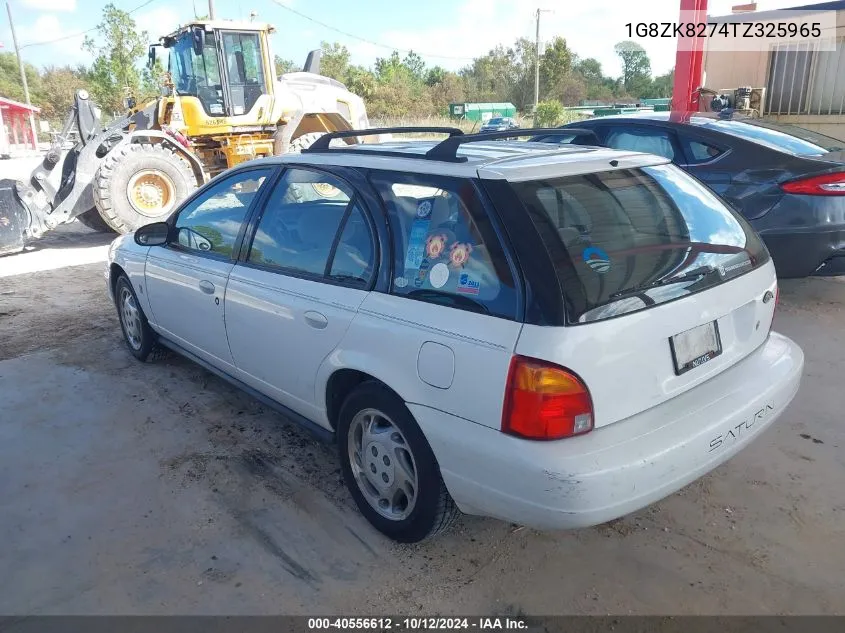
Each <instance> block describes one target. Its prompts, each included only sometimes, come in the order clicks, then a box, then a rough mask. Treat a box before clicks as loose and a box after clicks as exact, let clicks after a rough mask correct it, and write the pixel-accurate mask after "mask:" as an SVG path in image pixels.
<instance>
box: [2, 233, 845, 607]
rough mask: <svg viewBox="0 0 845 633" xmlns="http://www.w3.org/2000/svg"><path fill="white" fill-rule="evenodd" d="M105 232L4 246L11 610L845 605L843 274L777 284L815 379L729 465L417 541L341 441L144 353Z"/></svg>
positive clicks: (5, 602)
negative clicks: (406, 535) (360, 493)
mask: <svg viewBox="0 0 845 633" xmlns="http://www.w3.org/2000/svg"><path fill="white" fill-rule="evenodd" d="M107 243H108V238H107V237H104V236H102V235H98V234H94V233H91V232H89V231H87V229H84V228H82V227H80V226H78V225H72V226H70V227H68V228H66V229H64V230H61V231H58V232H56V233H53V234H52V236H50V237H49V238H47V239H45V240H43V241H42V242H41V243H40V245H39V246H38V248H37V250H33V251H31V252H27V253H23V254H21V255H16V256H13V257H9V258H4V259H2V260H0V402H2V404H0V534H2V538H0V569H2V570H4V571H5V573H3V574H0V614H105V613H120V614H278V613H290V614H313V613H343V614H362V615H367V614H379V613H381V614H385V613H391V614H404V615H418V614H453V613H465V614H527V615H545V614H557V613H578V614H629V613H636V614H713V613H721V614H787V613H789V614H816V613H826V614H832V613H845V574H843V570H845V547H843V543H845V486H843V481H845V479H843V474H845V457H843V448H845V425H843V415H842V409H843V405H845V397H843V388H842V385H843V372H845V363H844V362H843V360H845V312H843V307H845V283H843V280H841V279H840V280H820V279H819V280H807V281H800V282H782V285H781V288H782V291H781V307H780V308H779V312H778V314H777V317H776V329H778V330H779V331H781V332H783V333H785V334H787V335H789V336H791V337H793V338H794V339H795V340H796V341H798V342H799V344H801V345H802V347H803V348H804V351H805V353H806V358H807V364H806V370H805V375H804V382H803V385H802V388H801V390H800V392H799V394H798V396H797V397H796V400H795V401H794V403H793V404H792V405H791V407H790V408H789V410H788V411H787V412H786V413H785V414H784V416H783V417H782V418H781V419H780V420H779V421H778V423H777V424H776V425H775V427H774V428H773V429H771V430H770V431H768V432H767V433H766V434H765V435H763V436H762V437H760V438H759V439H758V440H757V441H756V442H755V443H754V444H753V445H752V446H751V447H750V448H748V449H747V450H745V451H744V452H743V453H741V454H740V455H739V456H738V457H736V458H735V459H733V460H732V461H731V462H729V463H727V464H725V465H723V466H722V467H721V468H719V469H718V470H717V471H715V472H714V473H712V474H711V475H710V476H707V477H705V478H704V479H702V480H700V481H698V482H696V483H694V484H692V485H691V486H689V487H687V488H686V489H684V490H682V491H681V492H679V493H678V494H676V495H673V496H672V497H670V498H668V499H666V500H664V501H662V502H661V503H658V504H656V505H654V506H652V507H650V508H648V509H646V510H644V511H642V512H639V513H637V514H635V515H632V516H628V517H626V518H624V519H621V520H619V521H615V522H613V523H612V524H608V525H603V526H600V527H597V528H593V529H584V530H577V531H571V532H561V533H540V532H536V531H533V530H530V529H521V528H519V527H518V526H514V525H509V524H505V523H501V522H498V521H494V520H488V519H479V518H473V517H464V518H463V519H462V520H461V521H460V523H459V525H458V526H457V527H456V528H455V529H453V530H452V531H451V532H449V533H448V534H446V535H444V536H442V537H440V538H437V539H435V540H432V541H430V542H427V543H424V544H421V545H417V546H402V545H397V544H394V543H392V542H390V541H388V540H386V539H385V538H383V537H381V536H380V535H379V534H378V533H376V532H375V531H374V530H372V529H371V528H370V527H369V526H368V524H367V523H366V522H365V521H364V520H363V518H362V517H361V516H360V515H359V514H358V512H357V511H356V509H355V508H354V506H353V503H352V501H351V498H350V497H349V495H348V494H347V492H346V489H345V488H344V486H343V483H342V481H341V476H340V471H339V464H338V459H337V457H336V455H335V452H334V449H333V447H331V446H325V445H321V444H319V443H317V442H316V441H314V440H312V439H311V438H310V437H309V436H308V435H307V434H306V433H304V432H303V431H300V430H299V429H298V427H296V426H294V425H292V424H290V423H288V422H286V421H285V420H284V419H283V418H281V417H280V416H278V415H277V414H275V413H272V412H270V411H268V410H265V409H264V408H263V407H262V406H261V405H260V404H258V403H257V402H255V401H253V400H252V399H250V398H249V397H247V396H245V395H242V394H241V393H239V392H238V391H236V390H235V389H233V388H231V387H229V386H228V385H227V384H225V383H223V382H222V381H220V380H218V379H217V378H215V377H213V376H212V375H210V374H209V373H207V372H206V371H204V370H202V369H200V368H199V367H197V366H196V365H193V364H192V363H190V362H188V361H186V360H183V359H180V358H178V357H171V358H168V359H165V360H160V361H157V362H153V363H146V364H142V363H139V362H137V361H136V360H134V358H132V357H131V356H130V354H129V353H128V352H127V351H126V349H125V348H124V344H123V342H122V340H121V337H120V333H119V326H118V322H117V318H116V315H115V310H114V307H113V306H112V305H111V304H110V303H109V300H108V297H107V294H106V290H105V285H104V279H103V271H104V266H103V264H102V261H103V259H104V257H105V249H106V244H107ZM89 260H90V261H93V262H95V263H86V262H88V261H89Z"/></svg>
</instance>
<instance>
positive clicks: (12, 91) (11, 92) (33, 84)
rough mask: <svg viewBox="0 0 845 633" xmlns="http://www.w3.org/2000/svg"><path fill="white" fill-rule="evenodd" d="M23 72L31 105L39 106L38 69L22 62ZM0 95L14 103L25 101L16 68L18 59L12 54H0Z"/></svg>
mask: <svg viewBox="0 0 845 633" xmlns="http://www.w3.org/2000/svg"><path fill="white" fill-rule="evenodd" d="M24 72H25V73H26V83H27V85H28V86H29V95H30V98H31V99H32V103H33V105H39V104H40V103H41V97H42V95H43V91H42V88H41V76H40V75H39V74H38V69H37V68H36V67H35V66H33V65H32V64H28V63H26V62H24ZM0 95H3V96H4V97H7V98H9V99H14V100H15V101H20V102H24V101H26V97H25V96H24V93H23V84H22V83H21V71H20V69H19V67H18V57H17V55H15V54H14V53H0Z"/></svg>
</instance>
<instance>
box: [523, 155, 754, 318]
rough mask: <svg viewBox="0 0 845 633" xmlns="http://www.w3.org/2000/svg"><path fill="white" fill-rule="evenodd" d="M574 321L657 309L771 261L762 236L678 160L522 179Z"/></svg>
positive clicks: (530, 209)
mask: <svg viewBox="0 0 845 633" xmlns="http://www.w3.org/2000/svg"><path fill="white" fill-rule="evenodd" d="M513 187H514V189H515V191H516V193H517V195H518V196H519V197H520V198H521V199H522V201H523V202H524V204H525V206H526V208H527V209H528V212H529V216H530V217H531V220H532V221H533V223H534V225H535V226H536V227H537V230H538V231H539V232H540V235H541V237H542V239H543V241H544V243H545V244H546V247H547V248H548V250H549V254H550V255H551V257H552V260H553V261H554V263H555V267H556V272H557V276H558V279H559V282H560V285H561V288H562V289H563V291H564V300H565V303H566V306H567V312H568V314H569V318H570V320H571V321H578V322H587V321H597V320H600V319H605V318H609V317H612V316H617V315H620V314H625V313H628V312H633V311H636V310H641V309H644V308H648V307H650V306H652V305H656V304H659V303H663V302H665V301H670V300H672V299H676V298H679V297H682V296H684V295H687V294H690V293H692V292H697V291H699V290H704V289H706V288H710V287H712V286H714V285H716V284H719V283H721V282H723V281H725V280H727V279H729V278H731V277H734V276H736V275H740V274H742V273H745V272H748V271H749V270H752V269H753V268H755V267H757V266H759V265H760V264H761V263H763V262H765V261H767V260H768V253H767V252H766V250H765V248H764V247H763V245H762V243H761V242H760V240H759V238H758V237H757V236H756V234H755V233H754V232H753V231H752V230H751V229H750V228H749V227H748V225H747V224H746V223H745V222H744V220H742V219H741V218H740V217H739V216H737V215H736V214H734V213H733V212H732V211H730V210H729V209H728V208H727V207H726V206H725V205H724V204H723V203H722V202H721V201H720V200H719V199H718V198H717V197H716V196H715V195H713V194H712V193H711V192H710V191H709V190H708V189H706V188H705V187H704V186H703V185H701V184H700V183H698V181H696V180H695V179H693V178H691V177H689V176H688V175H686V174H685V173H684V172H682V171H681V170H679V169H677V168H675V167H673V166H671V165H660V166H656V167H646V168H643V169H636V170H619V171H613V172H605V173H598V174H588V175H582V176H569V177H565V178H557V179H553V180H542V181H533V182H524V183H515V184H513Z"/></svg>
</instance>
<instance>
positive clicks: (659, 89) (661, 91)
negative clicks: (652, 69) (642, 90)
mask: <svg viewBox="0 0 845 633" xmlns="http://www.w3.org/2000/svg"><path fill="white" fill-rule="evenodd" d="M674 87H675V69H674V68H673V69H672V70H670V71H669V72H668V73H666V74H665V75H658V76H657V77H655V78H654V81H652V82H651V86H650V89H649V94H648V95H646V98H647V99H665V98H667V97H671V96H672V90H673V89H674Z"/></svg>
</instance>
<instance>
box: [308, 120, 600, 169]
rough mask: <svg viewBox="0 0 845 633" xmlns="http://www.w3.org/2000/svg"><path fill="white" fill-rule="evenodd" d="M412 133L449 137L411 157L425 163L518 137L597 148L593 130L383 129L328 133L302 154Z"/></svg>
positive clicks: (393, 152) (397, 153)
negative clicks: (575, 141)
mask: <svg viewBox="0 0 845 633" xmlns="http://www.w3.org/2000/svg"><path fill="white" fill-rule="evenodd" d="M415 132H429V133H436V134H448V135H449V138H447V139H444V140H442V141H440V142H439V143H438V144H437V145H435V146H434V147H432V148H431V149H430V150H428V151H427V152H426V153H425V154H422V155H416V156H413V158H424V159H427V160H436V161H443V162H450V163H464V162H466V161H467V157H466V156H458V149H459V148H460V146H461V145H464V144H465V143H477V142H481V141H495V140H498V139H505V138H518V137H520V136H571V135H573V134H575V135H576V136H578V137H581V136H586V137H588V139H589V140H590V141H592V140H595V143H591V144H595V145H599V141H598V137H597V136H596V133H595V132H594V131H593V130H588V129H586V128H557V127H554V128H521V129H520V128H517V129H513V130H503V131H501V132H478V133H475V134H464V132H463V131H462V130H460V129H458V128H453V127H382V128H371V129H368V130H342V131H339V132H329V133H328V134H324V135H323V136H321V137H320V138H318V139H317V140H316V141H314V142H313V143H312V144H311V146H310V147H307V148H306V149H304V150H302V151H303V153H312V152H315V153H316V152H326V151H330V152H348V151H355V150H354V149H352V148H351V147H330V143H331V142H332V141H333V140H335V139H342V138H353V137H359V136H373V135H376V134H408V133H415ZM582 142H583V141H582ZM579 144H580V143H579ZM378 154H379V155H383V156H395V157H398V158H408V157H409V154H408V153H407V152H401V151H396V150H384V151H379V152H378Z"/></svg>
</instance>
